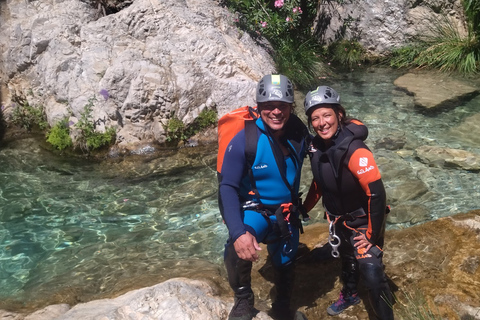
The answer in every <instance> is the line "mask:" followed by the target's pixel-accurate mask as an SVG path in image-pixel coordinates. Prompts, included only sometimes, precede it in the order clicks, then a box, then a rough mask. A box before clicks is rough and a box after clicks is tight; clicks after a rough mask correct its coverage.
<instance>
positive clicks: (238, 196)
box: [219, 114, 307, 266]
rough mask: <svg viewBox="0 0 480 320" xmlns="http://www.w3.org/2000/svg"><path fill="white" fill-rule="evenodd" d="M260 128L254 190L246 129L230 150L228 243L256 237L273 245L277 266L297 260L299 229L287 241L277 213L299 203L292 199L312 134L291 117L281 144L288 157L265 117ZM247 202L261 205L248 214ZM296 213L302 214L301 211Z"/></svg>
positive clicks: (224, 207) (224, 194) (224, 176)
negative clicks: (283, 148)
mask: <svg viewBox="0 0 480 320" xmlns="http://www.w3.org/2000/svg"><path fill="white" fill-rule="evenodd" d="M256 126H257V136H258V140H257V149H256V156H255V160H254V162H253V165H252V167H251V172H252V175H253V179H254V184H255V185H254V186H252V181H251V177H249V174H248V171H249V169H250V168H247V160H246V157H245V130H242V131H240V132H239V133H238V134H237V135H236V136H235V137H234V138H233V139H232V140H231V142H230V144H229V146H228V147H227V149H226V152H225V157H224V161H223V166H222V170H221V171H222V172H221V179H220V188H219V200H220V201H219V205H220V210H221V211H222V212H223V218H224V220H225V223H226V225H227V227H228V231H229V240H228V244H229V243H233V242H235V240H236V239H237V238H238V237H240V236H241V235H243V234H245V233H246V232H247V231H248V232H250V233H251V234H252V235H254V236H255V237H256V239H257V242H259V243H260V242H264V243H268V245H267V247H268V251H269V253H270V254H271V255H272V258H273V263H274V265H276V266H281V265H284V264H286V263H288V262H289V261H291V260H292V259H293V258H294V256H295V254H296V252H297V248H298V239H299V230H298V228H293V229H292V236H291V237H290V238H289V239H283V240H282V239H281V235H280V234H279V232H278V228H276V226H275V224H276V222H277V219H276V217H275V215H274V213H275V210H276V209H277V208H278V207H279V206H280V205H282V204H286V203H292V201H295V200H297V199H292V197H293V198H295V197H297V198H298V189H299V185H300V175H301V169H302V165H303V160H304V158H305V155H306V152H307V144H306V141H305V140H306V136H305V133H306V132H307V130H306V127H305V126H304V125H303V123H301V121H300V120H299V119H298V118H297V117H296V116H295V115H293V114H292V115H290V119H289V121H288V122H287V124H286V125H285V126H286V127H285V132H286V133H285V135H284V138H283V141H282V142H283V145H284V146H285V147H287V148H288V150H289V151H290V153H289V155H287V156H284V155H283V153H282V151H281V149H280V147H279V146H278V145H277V142H276V141H275V139H274V138H273V137H272V136H271V135H270V133H269V132H268V130H267V129H266V128H265V124H264V123H263V121H262V119H261V118H259V119H257V120H256ZM284 180H286V181H284ZM287 183H288V185H287ZM253 190H256V191H255V192H253ZM247 201H252V202H254V203H258V204H260V206H259V207H258V208H255V209H253V208H252V209H253V210H248V209H247V210H244V209H243V205H244V204H245V203H246V202H247ZM294 214H296V215H298V213H297V212H295V213H294ZM296 218H298V216H297V217H296ZM292 220H293V217H292ZM228 244H227V245H228ZM284 248H285V249H286V250H284Z"/></svg>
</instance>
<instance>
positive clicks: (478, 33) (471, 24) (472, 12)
mask: <svg viewBox="0 0 480 320" xmlns="http://www.w3.org/2000/svg"><path fill="white" fill-rule="evenodd" d="M462 4H463V8H464V12H465V16H466V17H467V23H468V31H469V33H470V34H471V35H472V36H474V37H476V38H477V41H478V39H479V38H480V2H479V1H478V0H463V1H462Z"/></svg>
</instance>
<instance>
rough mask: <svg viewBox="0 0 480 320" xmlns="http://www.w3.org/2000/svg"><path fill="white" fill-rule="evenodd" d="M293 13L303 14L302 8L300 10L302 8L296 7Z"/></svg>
mask: <svg viewBox="0 0 480 320" xmlns="http://www.w3.org/2000/svg"><path fill="white" fill-rule="evenodd" d="M292 11H293V13H297V12H298V13H303V11H302V8H300V7H295V8H293V9H292Z"/></svg>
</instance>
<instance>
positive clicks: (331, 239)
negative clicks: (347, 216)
mask: <svg viewBox="0 0 480 320" xmlns="http://www.w3.org/2000/svg"><path fill="white" fill-rule="evenodd" d="M328 243H329V244H330V246H331V247H332V256H333V257H334V258H338V257H340V252H338V247H339V246H340V244H341V243H342V241H340V237H339V236H337V235H336V234H335V221H330V225H329V227H328Z"/></svg>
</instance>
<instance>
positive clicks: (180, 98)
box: [0, 0, 274, 148]
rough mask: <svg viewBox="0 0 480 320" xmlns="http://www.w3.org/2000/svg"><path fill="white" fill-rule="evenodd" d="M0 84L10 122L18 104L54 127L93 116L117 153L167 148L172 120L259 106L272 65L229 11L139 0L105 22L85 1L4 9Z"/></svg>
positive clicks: (204, 2)
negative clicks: (37, 109) (259, 85)
mask: <svg viewBox="0 0 480 320" xmlns="http://www.w3.org/2000/svg"><path fill="white" fill-rule="evenodd" d="M0 9H1V19H0V20H1V30H0V78H1V79H0V80H1V82H2V83H3V85H2V91H1V92H2V97H1V98H2V99H1V100H2V105H3V106H5V109H4V112H5V114H6V116H7V117H8V115H10V114H11V112H12V110H13V101H14V97H15V96H21V97H23V98H25V99H26V100H27V101H28V104H29V105H31V106H43V107H44V108H45V111H46V114H47V119H48V122H49V124H50V125H54V124H55V123H56V122H57V121H58V120H60V119H63V118H65V117H66V118H70V121H71V122H72V123H75V122H77V121H78V120H79V119H80V117H81V115H82V113H83V112H84V107H85V106H86V105H89V106H91V107H92V112H91V120H92V121H93V122H94V123H95V125H96V130H97V131H99V132H102V131H104V130H105V129H106V128H109V127H115V128H116V132H117V141H116V142H117V144H118V145H119V146H120V147H124V148H136V146H137V145H138V144H144V143H145V142H147V143H148V142H160V143H162V142H164V141H165V129H164V126H165V125H166V123H167V121H168V119H170V118H171V117H173V116H175V117H176V118H178V119H180V120H182V121H183V122H184V123H185V124H189V123H191V122H192V121H193V120H194V119H195V118H196V117H197V116H198V114H199V113H200V112H201V111H202V110H204V109H206V108H207V109H215V108H216V110H217V111H218V113H219V114H220V115H222V114H224V113H226V112H227V111H229V110H231V109H233V108H235V107H238V106H242V105H253V104H254V103H255V101H254V99H253V98H254V88H255V86H256V82H257V81H258V80H259V79H260V78H261V76H263V75H264V74H269V73H272V72H274V67H273V62H272V60H271V58H270V56H269V55H268V54H267V53H266V51H264V50H263V49H261V48H259V46H257V45H256V44H255V43H254V41H253V40H252V39H251V38H250V37H249V36H248V34H246V33H240V32H239V31H238V30H237V29H236V28H235V27H234V25H233V17H232V16H231V15H230V13H229V12H228V10H227V9H225V8H221V7H220V6H218V5H216V4H215V5H212V2H211V1H208V0H194V1H188V2H185V1H180V0H162V1H150V0H136V1H135V2H133V3H132V4H131V5H130V6H129V7H127V8H125V9H123V10H121V11H120V12H118V13H115V14H111V15H107V16H104V17H101V18H99V19H97V18H98V11H97V9H96V8H93V7H91V6H89V5H87V4H85V3H84V2H82V1H80V0H65V1H50V0H37V1H21V0H12V1H8V2H1V3H0Z"/></svg>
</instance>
